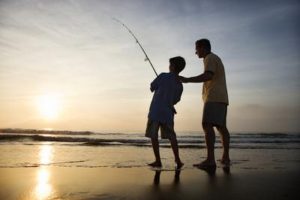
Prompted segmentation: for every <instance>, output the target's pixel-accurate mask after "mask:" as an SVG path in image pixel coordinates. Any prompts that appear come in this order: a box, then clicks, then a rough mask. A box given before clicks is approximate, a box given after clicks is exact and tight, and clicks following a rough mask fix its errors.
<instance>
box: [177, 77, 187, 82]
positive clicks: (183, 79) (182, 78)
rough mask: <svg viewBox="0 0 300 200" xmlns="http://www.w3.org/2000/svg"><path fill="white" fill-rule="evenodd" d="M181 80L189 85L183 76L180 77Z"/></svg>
mask: <svg viewBox="0 0 300 200" xmlns="http://www.w3.org/2000/svg"><path fill="white" fill-rule="evenodd" d="M179 80H180V81H181V82H183V83H187V82H188V78H185V77H183V76H179Z"/></svg>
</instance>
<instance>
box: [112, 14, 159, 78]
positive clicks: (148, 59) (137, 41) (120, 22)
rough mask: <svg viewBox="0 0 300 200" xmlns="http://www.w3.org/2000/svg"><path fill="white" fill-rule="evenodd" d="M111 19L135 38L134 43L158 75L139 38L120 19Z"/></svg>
mask: <svg viewBox="0 0 300 200" xmlns="http://www.w3.org/2000/svg"><path fill="white" fill-rule="evenodd" d="M112 19H113V20H114V21H116V22H118V23H119V24H121V25H122V26H123V27H124V28H126V29H127V30H128V32H129V33H130V34H131V35H132V37H133V38H134V39H135V41H136V43H137V44H138V45H139V47H140V48H141V50H142V51H143V53H144V55H145V56H146V58H145V61H148V62H149V64H150V65H151V67H152V69H153V71H154V73H155V74H156V76H158V74H157V72H156V70H155V68H154V66H153V64H152V62H151V60H150V58H149V56H148V55H147V53H146V51H145V49H144V48H143V46H142V45H141V43H140V42H139V40H138V39H137V37H136V36H135V35H134V33H133V32H132V31H131V30H130V29H129V28H128V26H126V25H125V24H124V23H123V22H122V21H120V20H119V19H117V18H115V17H112Z"/></svg>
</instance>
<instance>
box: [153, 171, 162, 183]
mask: <svg viewBox="0 0 300 200" xmlns="http://www.w3.org/2000/svg"><path fill="white" fill-rule="evenodd" d="M160 173H161V171H155V175H154V180H153V184H154V185H159V182H160Z"/></svg>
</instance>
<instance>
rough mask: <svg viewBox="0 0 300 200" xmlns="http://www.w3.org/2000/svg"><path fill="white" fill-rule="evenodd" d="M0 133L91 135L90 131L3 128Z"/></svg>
mask: <svg viewBox="0 0 300 200" xmlns="http://www.w3.org/2000/svg"><path fill="white" fill-rule="evenodd" d="M0 133H23V134H63V135H92V134H94V132H91V131H68V130H41V129H22V128H4V129H0Z"/></svg>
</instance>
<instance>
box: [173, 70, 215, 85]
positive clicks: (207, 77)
mask: <svg viewBox="0 0 300 200" xmlns="http://www.w3.org/2000/svg"><path fill="white" fill-rule="evenodd" d="M213 75H214V73H213V72H211V71H205V72H204V73H203V74H200V75H199V76H194V77H190V78H186V77H183V76H179V79H180V80H181V81H182V82H183V83H202V82H206V81H210V80H211V79H212V78H213Z"/></svg>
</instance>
